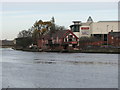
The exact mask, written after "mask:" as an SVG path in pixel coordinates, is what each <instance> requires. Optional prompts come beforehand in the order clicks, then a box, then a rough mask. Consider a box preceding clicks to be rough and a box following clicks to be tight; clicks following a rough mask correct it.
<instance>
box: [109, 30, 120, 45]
mask: <svg viewBox="0 0 120 90" xmlns="http://www.w3.org/2000/svg"><path fill="white" fill-rule="evenodd" d="M108 44H109V45H112V46H116V47H119V46H120V32H113V31H111V32H109V33H108Z"/></svg>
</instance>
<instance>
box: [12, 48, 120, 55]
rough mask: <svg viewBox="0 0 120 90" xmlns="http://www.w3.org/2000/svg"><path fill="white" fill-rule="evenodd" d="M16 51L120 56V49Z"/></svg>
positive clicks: (26, 49)
mask: <svg viewBox="0 0 120 90" xmlns="http://www.w3.org/2000/svg"><path fill="white" fill-rule="evenodd" d="M13 49H15V50H21V51H28V52H60V53H108V54H109V53H110V54H120V48H90V49H81V50H51V49H49V50H42V49H38V48H36V49H29V48H13Z"/></svg>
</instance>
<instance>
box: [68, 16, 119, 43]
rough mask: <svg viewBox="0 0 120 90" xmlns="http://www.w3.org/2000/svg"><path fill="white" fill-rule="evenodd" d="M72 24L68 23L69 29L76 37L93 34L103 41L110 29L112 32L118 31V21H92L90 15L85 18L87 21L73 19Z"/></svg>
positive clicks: (105, 39)
mask: <svg viewBox="0 0 120 90" xmlns="http://www.w3.org/2000/svg"><path fill="white" fill-rule="evenodd" d="M73 23H74V24H73V25H70V28H71V30H72V31H73V33H74V34H75V35H76V36H77V37H79V38H80V37H83V36H85V37H86V36H87V37H90V36H95V37H98V38H100V39H102V40H104V41H107V35H108V33H109V32H111V30H112V31H113V32H119V31H120V30H119V28H118V26H119V25H120V23H119V21H98V22H94V21H93V19H92V18H91V16H89V18H88V19H87V22H81V21H73Z"/></svg>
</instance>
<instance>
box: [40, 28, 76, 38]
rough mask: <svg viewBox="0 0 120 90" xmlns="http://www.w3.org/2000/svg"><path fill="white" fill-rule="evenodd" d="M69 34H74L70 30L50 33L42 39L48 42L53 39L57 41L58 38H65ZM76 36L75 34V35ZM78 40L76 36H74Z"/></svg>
mask: <svg viewBox="0 0 120 90" xmlns="http://www.w3.org/2000/svg"><path fill="white" fill-rule="evenodd" d="M69 33H71V34H73V32H72V31H70V30H56V31H55V32H48V33H47V34H46V35H44V36H43V37H42V38H43V39H46V40H50V39H51V38H53V39H56V38H57V37H58V38H64V37H65V36H66V35H68V34H69ZM73 35H74V34H73ZM74 36H75V37H76V38H78V37H77V36H76V35H74Z"/></svg>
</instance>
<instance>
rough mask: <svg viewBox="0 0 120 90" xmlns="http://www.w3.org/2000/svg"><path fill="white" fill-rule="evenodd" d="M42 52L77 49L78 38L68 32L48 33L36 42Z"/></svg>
mask: <svg viewBox="0 0 120 90" xmlns="http://www.w3.org/2000/svg"><path fill="white" fill-rule="evenodd" d="M38 47H39V48H40V49H42V50H69V49H72V50H73V49H76V48H77V47H78V37H77V36H76V35H75V34H73V32H72V31H70V30H56V31H53V32H48V33H47V34H45V35H43V36H42V37H40V38H39V40H38Z"/></svg>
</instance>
